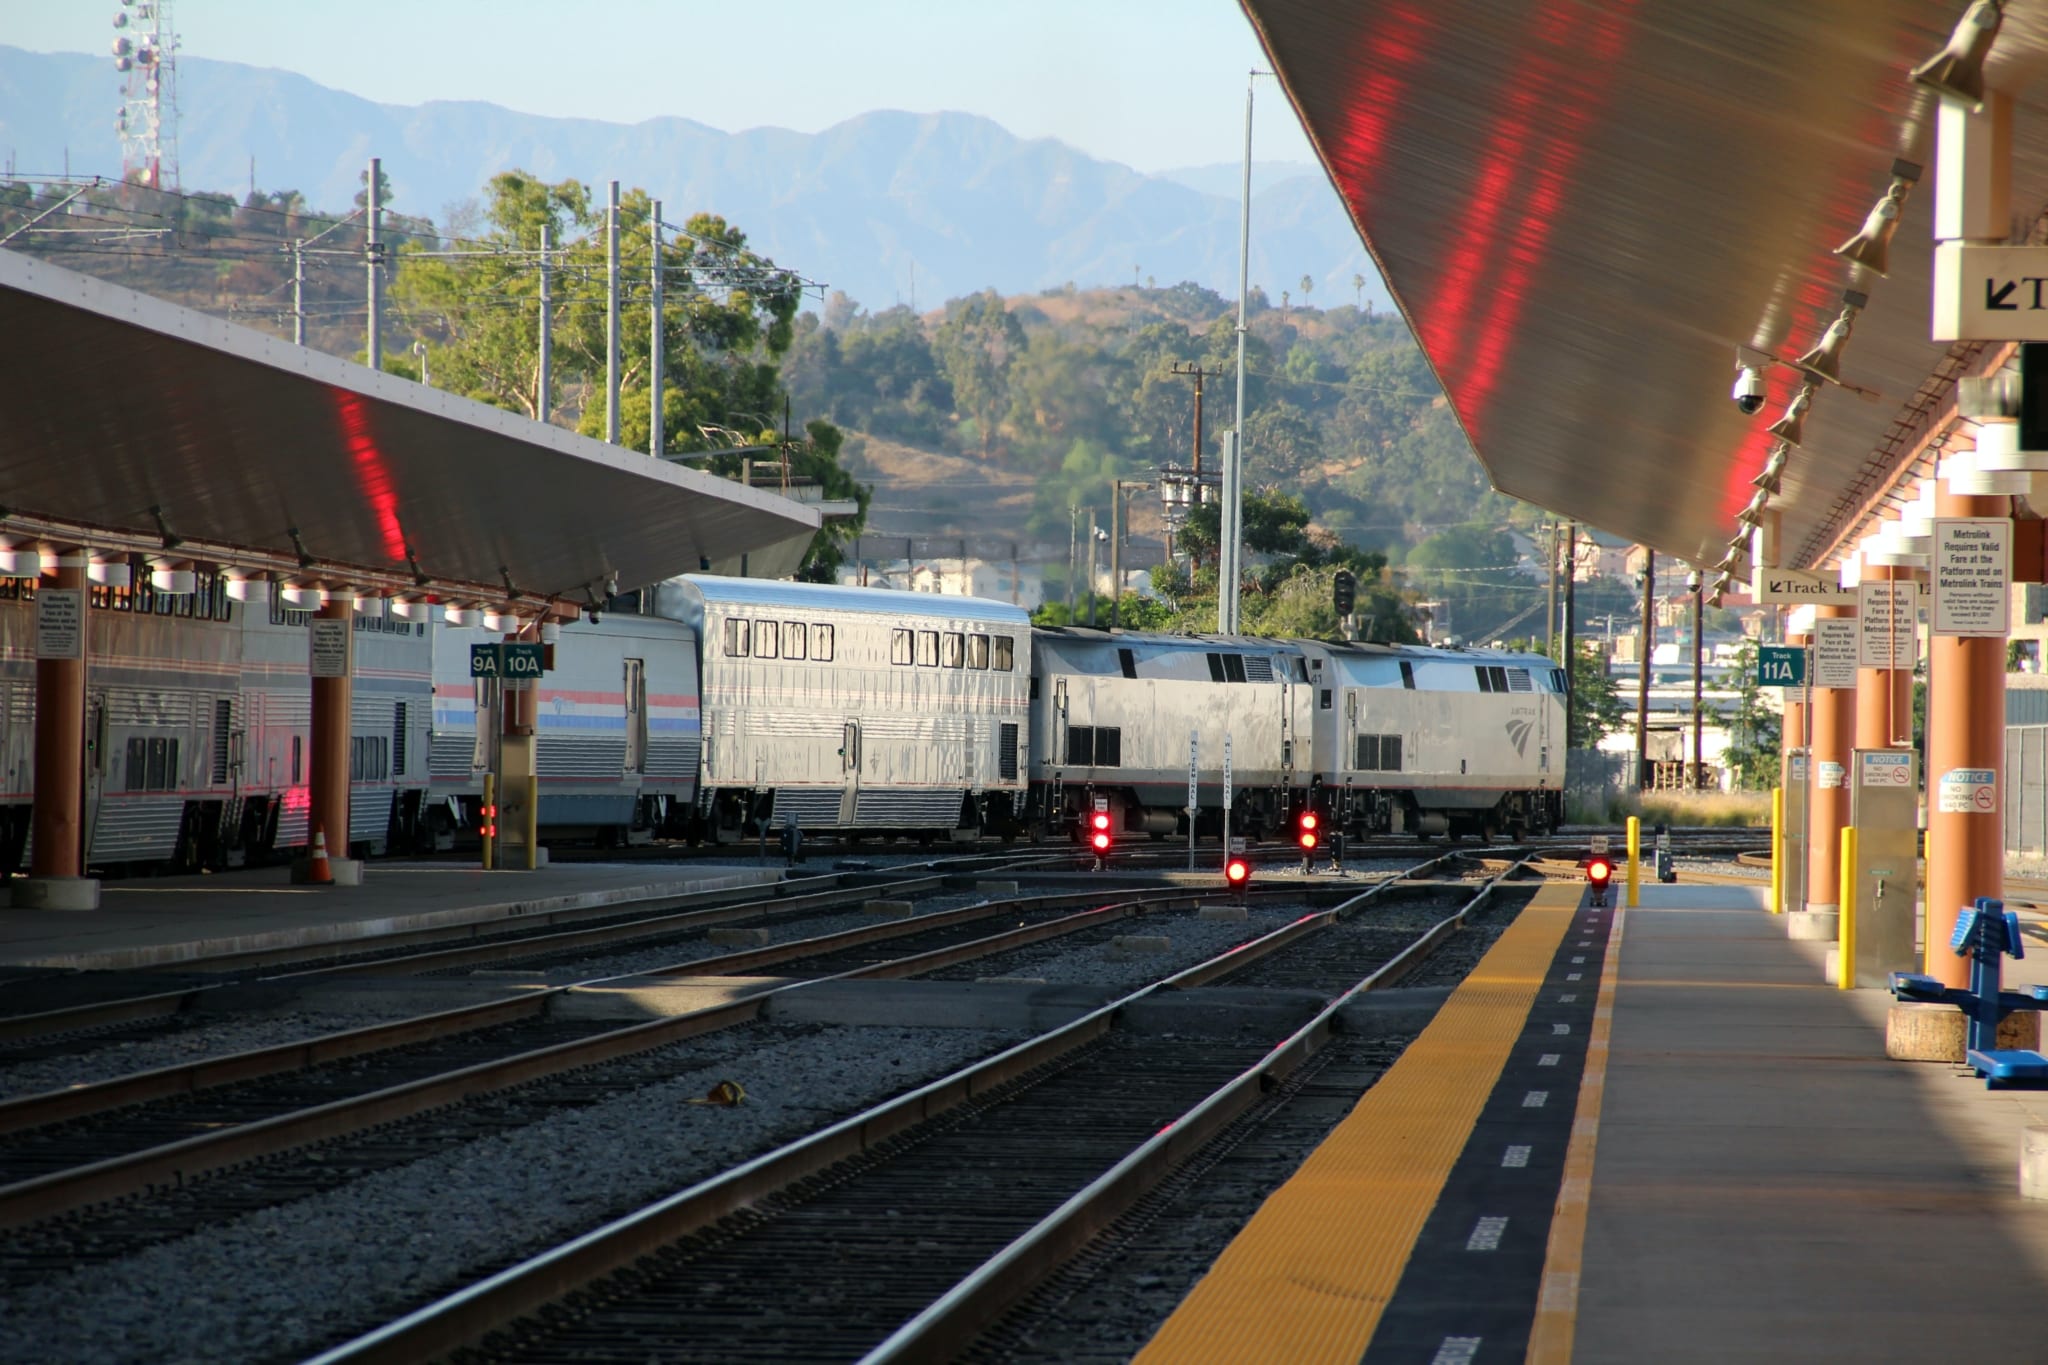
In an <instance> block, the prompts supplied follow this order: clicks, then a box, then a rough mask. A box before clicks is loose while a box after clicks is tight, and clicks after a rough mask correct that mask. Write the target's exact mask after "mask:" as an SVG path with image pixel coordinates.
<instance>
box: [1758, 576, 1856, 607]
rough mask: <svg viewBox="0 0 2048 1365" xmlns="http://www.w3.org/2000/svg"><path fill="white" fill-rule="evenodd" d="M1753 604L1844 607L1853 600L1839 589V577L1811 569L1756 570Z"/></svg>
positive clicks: (1840, 584)
mask: <svg viewBox="0 0 2048 1365" xmlns="http://www.w3.org/2000/svg"><path fill="white" fill-rule="evenodd" d="M1756 588H1757V594H1756V600H1757V601H1759V602H1780V603H1793V604H1797V603H1800V602H1829V603H1834V604H1836V605H1840V606H1847V605H1849V604H1852V603H1854V602H1855V600H1856V594H1855V593H1854V592H1853V591H1849V592H1845V591H1843V589H1842V579H1841V575H1839V574H1837V573H1834V572H1833V571H1829V572H1826V573H1815V572H1813V571H1812V570H1811V569H1758V570H1757V571H1756Z"/></svg>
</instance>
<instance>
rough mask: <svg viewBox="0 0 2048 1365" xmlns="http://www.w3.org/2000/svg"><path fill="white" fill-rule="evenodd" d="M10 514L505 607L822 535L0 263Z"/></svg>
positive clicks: (719, 486) (229, 330) (311, 357)
mask: <svg viewBox="0 0 2048 1365" xmlns="http://www.w3.org/2000/svg"><path fill="white" fill-rule="evenodd" d="M0 504H4V509H0V510H4V514H5V515H6V516H7V517H8V518H9V520H10V522H11V523H12V524H13V525H15V526H21V525H34V524H36V523H38V522H48V523H51V524H52V525H53V527H79V528H86V529H87V530H88V531H96V532H101V533H105V534H106V535H108V536H109V537H111V538H112V541H111V543H114V544H119V545H123V546H127V545H128V544H129V542H132V540H133V538H135V537H137V536H142V537H146V538H147V539H148V541H149V542H151V543H152V544H156V545H161V544H162V543H163V539H164V532H168V533H169V535H170V536H172V537H176V538H177V539H178V540H179V541H180V542H181V544H179V545H178V546H176V547H175V548H171V549H170V550H169V553H171V554H174V555H175V554H185V555H190V556H193V557H195V558H197V557H210V556H213V555H221V556H222V557H231V553H230V552H233V551H243V552H246V553H247V554H248V555H250V556H251V557H252V559H251V562H253V563H257V564H262V563H264V562H265V561H266V560H275V559H278V558H282V559H283V561H284V562H285V563H286V564H288V565H291V566H303V567H304V569H305V572H306V573H307V575H308V576H309V577H318V576H323V575H324V576H326V577H328V578H330V579H333V580H334V581H336V582H344V583H346V582H350V581H351V579H353V581H354V585H355V586H372V585H376V584H398V585H401V586H409V585H414V584H416V583H418V577H424V578H425V579H426V580H428V581H427V582H426V583H420V584H419V586H422V587H426V588H428V589H429V590H436V589H438V590H446V591H452V592H460V590H461V589H463V588H471V589H475V591H474V592H472V593H471V594H469V595H473V596H478V597H489V598H493V599H502V598H504V597H505V596H506V586H505V585H506V582H507V581H508V580H509V582H510V583H511V585H512V586H513V588H515V589H516V590H517V592H516V595H517V596H518V597H521V598H524V599H528V600H531V599H535V598H548V597H553V596H557V595H562V596H565V597H570V598H572V599H573V601H574V602H576V603H577V604H579V605H580V604H581V603H582V602H583V601H584V594H585V592H586V590H594V592H595V593H596V594H597V595H598V596H600V597H601V596H602V595H603V593H604V591H605V588H606V585H607V583H609V582H612V581H614V576H616V578H615V581H616V582H617V583H618V584H619V585H620V586H622V587H626V588H632V587H635V586H639V585H643V584H648V583H653V582H657V581H659V580H661V579H663V578H666V577H668V576H670V575H671V574H674V573H678V572H681V571H683V570H688V569H695V568H697V567H699V561H700V559H704V558H708V559H711V560H713V561H734V560H736V557H737V556H738V555H739V554H741V553H742V552H751V557H750V566H749V567H750V568H751V570H752V571H753V572H755V573H762V574H780V573H788V572H790V571H792V570H793V569H794V568H795V566H796V564H797V562H798V561H799V560H800V559H801V557H802V554H803V551H804V548H805V547H806V546H807V545H808V543H809V540H810V537H811V534H812V533H813V532H814V531H815V530H816V529H817V526H818V524H819V514H818V512H817V511H815V510H814V509H811V508H806V507H803V506H800V505H798V504H797V503H795V502H792V501H790V500H789V499H787V498H783V497H779V496H777V495H775V494H772V493H766V492H759V491H756V490H753V489H748V488H744V487H741V486H740V485H739V484H736V483H733V482H730V481H728V480H725V479H719V478H714V477H712V476H710V475H707V474H703V473H700V472H698V471H695V470H690V469H683V468H679V467H676V466H674V465H670V464H665V463H663V462H660V461H657V460H652V459H649V458H648V457H646V456H644V455H640V454H637V453H635V452H633V451H629V450H622V449H620V448H618V447H616V446H609V445H606V444H604V443H602V442H599V441H594V440H591V439H589V438H587V437H584V436H579V435H576V434H575V433H573V432H569V431H564V430H562V429H561V428H559V427H554V426H548V425H544V424H542V423H538V422H533V421H530V420H528V419H526V418H524V417H520V416H516V415H514V414H512V413H508V412H504V411H501V410H499V409H497V408H492V407H489V406H486V405H485V404H482V403H477V402H474V401H472V400H470V399H467V398H459V397H456V396H455V395H452V394H448V393H443V392H439V391H437V390H434V389H429V388H425V387H423V386H421V385H419V384H415V383H412V382H410V381H408V380H404V379H400V378H397V377H395V376H392V375H387V374H379V373H375V372H372V371H371V370H369V369H367V368H365V367H363V366H361V365H356V364H352V363H350V362H347V361H344V360H341V359H338V358H336V357H334V356H330V355H324V354H322V353H320V352H317V351H312V350H308V349H306V348H304V347H299V346H292V345H289V344H286V343H284V342H282V341H279V340H276V339H275V338H272V337H269V336H266V335H263V334H262V333H259V332H254V331H251V330H249V329H247V328H242V327H236V326H234V325H232V324H230V323H227V322H223V321H221V320H219V319H217V318H212V317H208V316H206V315H205V314H203V313H198V312H195V311H193V310H192V309H189V308H181V307H178V306H176V305H174V304H169V303H165V302H163V301H161V300H158V299H152V298H148V297H146V296H144V295H141V294H138V293H135V292H134V291H132V290H128V289H123V288H120V287H118V286H115V285H110V284H107V283H105V282H103V281H100V280H95V279H90V278H88V277H86V276H83V275H78V274H75V273H73V272H70V271H67V270H62V269H58V268H56V267H53V266H50V265H46V264H42V263H40V262H37V261H34V260H30V259H28V258H26V257H23V256H20V255H17V254H15V253H12V252H6V251H0ZM159 517H160V518H161V527H160V526H159ZM295 535H296V539H295V538H294V536H295ZM93 543H95V544H96V543H97V542H93ZM414 561H416V568H415V562H414ZM416 575H417V576H418V577H416Z"/></svg>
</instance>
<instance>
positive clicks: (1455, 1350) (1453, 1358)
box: [1429, 1337, 1485, 1365]
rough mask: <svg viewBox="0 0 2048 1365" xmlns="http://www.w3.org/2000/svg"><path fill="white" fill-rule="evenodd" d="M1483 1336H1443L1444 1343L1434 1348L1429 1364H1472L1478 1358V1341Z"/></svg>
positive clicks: (1481, 1339)
mask: <svg viewBox="0 0 2048 1365" xmlns="http://www.w3.org/2000/svg"><path fill="white" fill-rule="evenodd" d="M1483 1340H1485V1338H1483V1337H1445V1338H1444V1344H1443V1345H1441V1346H1439V1347H1437V1348H1436V1354H1435V1355H1433V1356H1431V1357H1430V1358H1429V1365H1472V1362H1473V1361H1475V1360H1477V1359H1479V1343H1480V1342H1481V1341H1483Z"/></svg>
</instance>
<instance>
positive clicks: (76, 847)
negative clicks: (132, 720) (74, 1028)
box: [13, 548, 100, 910]
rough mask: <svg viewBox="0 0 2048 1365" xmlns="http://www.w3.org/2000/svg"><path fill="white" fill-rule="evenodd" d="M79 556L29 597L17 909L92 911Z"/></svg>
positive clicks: (73, 553)
mask: <svg viewBox="0 0 2048 1365" xmlns="http://www.w3.org/2000/svg"><path fill="white" fill-rule="evenodd" d="M85 562H86V556H85V552H84V551H83V550H79V549H70V548H67V549H66V550H64V551H63V552H62V553H61V554H60V555H59V557H58V558H57V561H56V574H55V577H54V578H52V577H51V576H50V575H48V574H45V575H44V577H43V579H42V582H41V583H40V584H39V585H38V587H37V592H36V642H35V643H36V759H35V763H36V768H35V773H36V777H35V781H36V794H35V812H34V815H33V816H32V817H31V820H32V824H31V829H32V831H33V838H34V845H33V847H32V848H31V849H30V852H29V875H28V879H27V880H26V881H23V882H19V883H16V885H15V887H14V889H13V904H14V905H15V906H16V907H18V908H21V909H35V910H96V909H98V908H99V903H100V884H99V883H98V882H97V881H94V880H93V879H91V878H89V877H87V876H86V875H85V665H86V657H87V655H88V654H90V653H91V650H92V641H91V634H92V632H91V629H90V622H89V620H88V617H89V614H90V611H89V607H88V601H89V598H88V594H87V591H86V586H85Z"/></svg>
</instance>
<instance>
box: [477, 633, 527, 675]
mask: <svg viewBox="0 0 2048 1365" xmlns="http://www.w3.org/2000/svg"><path fill="white" fill-rule="evenodd" d="M541 649H542V647H541V646H540V645H539V644H534V643H526V642H521V643H517V644H490V645H471V646H470V647H469V676H470V677H472V678H505V679H521V678H538V677H540V676H541V674H542V673H543V672H544V671H545V669H544V668H543V667H542V663H541Z"/></svg>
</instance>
